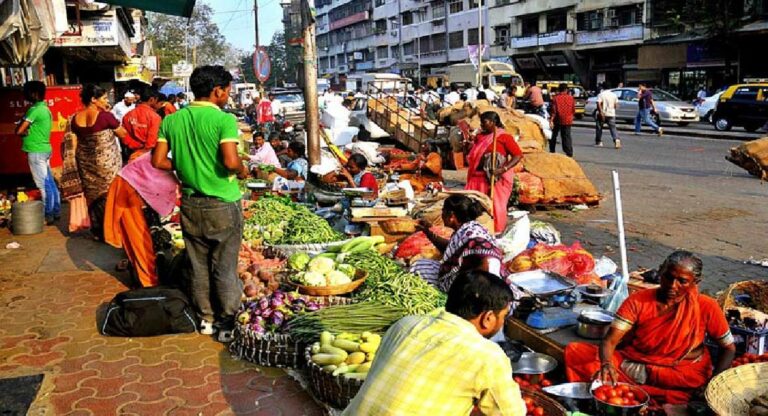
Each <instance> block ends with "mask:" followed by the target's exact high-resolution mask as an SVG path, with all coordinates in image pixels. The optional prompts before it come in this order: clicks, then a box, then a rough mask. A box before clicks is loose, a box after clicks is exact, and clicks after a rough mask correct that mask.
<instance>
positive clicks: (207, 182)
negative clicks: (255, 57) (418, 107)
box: [152, 66, 248, 342]
mask: <svg viewBox="0 0 768 416" xmlns="http://www.w3.org/2000/svg"><path fill="white" fill-rule="evenodd" d="M189 83H190V86H191V87H192V92H193V93H194V95H195V101H193V102H192V103H190V104H189V106H187V107H185V108H183V109H181V110H179V111H177V112H175V113H174V114H171V115H168V116H166V117H165V119H164V120H163V123H162V124H161V126H160V133H159V134H158V138H157V146H156V147H155V148H154V150H153V151H152V165H153V166H154V167H155V168H158V169H165V170H175V171H176V175H177V176H178V177H179V181H180V182H181V188H182V198H181V230H182V233H183V235H184V243H185V245H186V249H187V254H189V258H190V260H191V262H192V273H193V275H192V276H191V278H190V290H191V296H192V303H193V304H194V307H195V309H196V312H197V314H198V315H199V318H200V333H201V334H206V335H211V334H213V333H214V328H215V329H216V330H218V340H219V341H220V342H230V341H231V340H232V338H233V335H232V332H233V329H234V323H235V321H234V317H235V313H236V312H237V309H238V307H239V306H240V295H241V293H242V291H243V288H242V282H240V279H239V278H238V277H237V255H238V252H239V250H240V241H241V239H242V233H243V216H242V212H241V206H240V198H241V196H242V195H241V194H240V190H239V188H238V182H237V179H238V178H240V179H244V178H246V177H247V176H248V168H247V167H246V166H245V165H243V162H242V160H241V159H240V156H239V155H238V151H237V145H238V143H239V135H238V129H237V121H236V119H235V117H234V116H232V115H231V114H227V113H225V112H223V111H221V108H220V107H223V106H224V105H225V104H227V101H228V99H229V91H230V89H231V84H232V75H230V73H229V72H228V71H227V70H225V69H224V67H222V66H202V67H199V68H197V69H195V71H194V72H193V73H192V76H191V77H190V79H189ZM169 151H170V153H171V158H169V157H168V152H169Z"/></svg>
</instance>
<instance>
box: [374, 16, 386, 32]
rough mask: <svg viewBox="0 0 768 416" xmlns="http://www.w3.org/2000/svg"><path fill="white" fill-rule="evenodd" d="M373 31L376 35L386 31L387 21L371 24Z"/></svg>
mask: <svg viewBox="0 0 768 416" xmlns="http://www.w3.org/2000/svg"><path fill="white" fill-rule="evenodd" d="M373 27H374V30H375V31H376V33H377V34H381V33H384V32H386V31H387V21H386V20H384V19H381V20H377V21H376V22H374V24H373Z"/></svg>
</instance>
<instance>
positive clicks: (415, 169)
mask: <svg viewBox="0 0 768 416" xmlns="http://www.w3.org/2000/svg"><path fill="white" fill-rule="evenodd" d="M398 171H400V172H406V173H403V174H402V175H400V180H408V181H409V182H410V183H411V186H412V187H413V190H414V191H416V192H423V191H424V190H425V189H427V185H429V184H430V183H443V159H442V158H441V157H440V154H438V153H437V152H433V151H432V146H431V145H430V144H429V143H427V142H424V143H422V144H421V146H420V147H419V155H418V156H417V157H416V160H414V161H413V162H411V163H404V164H403V165H401V167H400V169H398Z"/></svg>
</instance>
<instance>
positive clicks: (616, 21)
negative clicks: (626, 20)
mask: <svg viewBox="0 0 768 416" xmlns="http://www.w3.org/2000/svg"><path fill="white" fill-rule="evenodd" d="M608 27H619V18H618V17H614V18H611V19H610V20H609V21H608Z"/></svg>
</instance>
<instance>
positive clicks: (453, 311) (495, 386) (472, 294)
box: [342, 271, 525, 416]
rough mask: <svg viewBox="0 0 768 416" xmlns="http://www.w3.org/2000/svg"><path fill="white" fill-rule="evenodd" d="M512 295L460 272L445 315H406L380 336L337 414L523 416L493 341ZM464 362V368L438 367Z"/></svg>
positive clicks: (493, 280)
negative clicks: (349, 398)
mask: <svg viewBox="0 0 768 416" xmlns="http://www.w3.org/2000/svg"><path fill="white" fill-rule="evenodd" d="M514 299H515V296H514V294H513V293H512V291H511V290H510V288H509V286H507V285H506V284H505V283H504V281H503V280H501V279H499V278H498V277H496V276H494V275H492V274H490V273H486V272H481V271H470V272H466V273H462V274H461V275H460V276H459V277H457V278H456V281H455V282H454V284H453V286H451V289H450V291H449V292H448V300H447V301H446V305H445V310H437V311H435V312H432V313H430V314H428V315H417V316H408V317H405V318H403V319H401V320H399V321H397V322H396V323H395V324H394V325H393V326H392V328H390V329H389V331H387V333H386V334H384V337H383V339H382V340H381V346H380V347H379V349H378V351H377V352H376V360H375V361H374V362H373V366H371V369H370V371H369V372H368V377H367V379H366V382H365V384H363V386H362V387H361V388H360V392H359V393H358V394H357V395H356V396H355V398H354V399H353V400H352V401H351V402H350V404H349V405H348V406H347V408H346V409H345V410H344V412H343V413H342V415H369V416H379V415H406V414H407V415H416V414H419V415H466V414H470V413H475V412H473V409H476V410H477V413H480V414H484V415H491V414H493V415H497V414H498V415H508V416H524V415H525V403H524V402H523V398H522V396H521V394H520V386H518V385H517V383H515V381H514V380H513V379H512V368H511V365H510V362H509V359H507V358H506V356H505V355H504V351H502V349H501V348H499V345H498V344H496V343H494V342H493V341H490V338H491V337H493V335H494V334H496V333H497V332H498V331H499V330H500V329H501V328H502V327H503V326H504V320H505V317H506V316H507V314H508V313H509V304H510V302H512V301H513V300H514ZM455 357H462V365H461V366H448V367H441V366H438V365H435V364H436V363H441V362H447V361H450V360H453V359H455Z"/></svg>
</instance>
